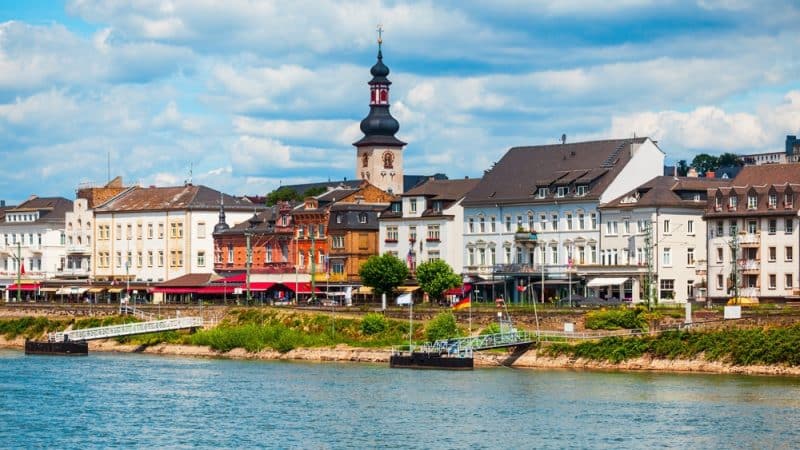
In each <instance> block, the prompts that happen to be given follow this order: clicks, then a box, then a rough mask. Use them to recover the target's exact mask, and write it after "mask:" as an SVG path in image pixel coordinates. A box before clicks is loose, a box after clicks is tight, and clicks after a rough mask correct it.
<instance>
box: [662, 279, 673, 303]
mask: <svg viewBox="0 0 800 450" xmlns="http://www.w3.org/2000/svg"><path fill="white" fill-rule="evenodd" d="M659 298H661V299H662V300H669V299H673V298H675V280H661V293H660V295H659Z"/></svg>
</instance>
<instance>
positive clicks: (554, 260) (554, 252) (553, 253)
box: [550, 245, 558, 264]
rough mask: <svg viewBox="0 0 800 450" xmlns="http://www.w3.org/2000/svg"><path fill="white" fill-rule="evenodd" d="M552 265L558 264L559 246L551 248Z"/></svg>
mask: <svg viewBox="0 0 800 450" xmlns="http://www.w3.org/2000/svg"><path fill="white" fill-rule="evenodd" d="M550 264H558V246H556V245H553V246H551V247H550Z"/></svg>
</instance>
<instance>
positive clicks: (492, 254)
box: [489, 247, 497, 266]
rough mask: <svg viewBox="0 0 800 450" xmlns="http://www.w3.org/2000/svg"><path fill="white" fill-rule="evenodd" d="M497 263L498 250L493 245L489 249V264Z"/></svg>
mask: <svg viewBox="0 0 800 450" xmlns="http://www.w3.org/2000/svg"><path fill="white" fill-rule="evenodd" d="M495 264H497V252H496V251H495V249H494V247H492V248H490V249H489V265H490V266H493V265H495Z"/></svg>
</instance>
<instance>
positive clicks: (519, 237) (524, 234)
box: [514, 230, 537, 245]
mask: <svg viewBox="0 0 800 450" xmlns="http://www.w3.org/2000/svg"><path fill="white" fill-rule="evenodd" d="M514 240H515V241H517V242H519V243H521V244H534V245H535V244H536V241H537V236H536V232H535V231H521V230H517V232H516V233H514Z"/></svg>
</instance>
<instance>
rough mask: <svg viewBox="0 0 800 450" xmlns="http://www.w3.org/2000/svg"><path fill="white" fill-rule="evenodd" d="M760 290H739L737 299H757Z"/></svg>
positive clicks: (748, 288)
mask: <svg viewBox="0 0 800 450" xmlns="http://www.w3.org/2000/svg"><path fill="white" fill-rule="evenodd" d="M760 292H761V289H759V288H757V287H747V288H741V289H739V297H758V295H759V293H760Z"/></svg>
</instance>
